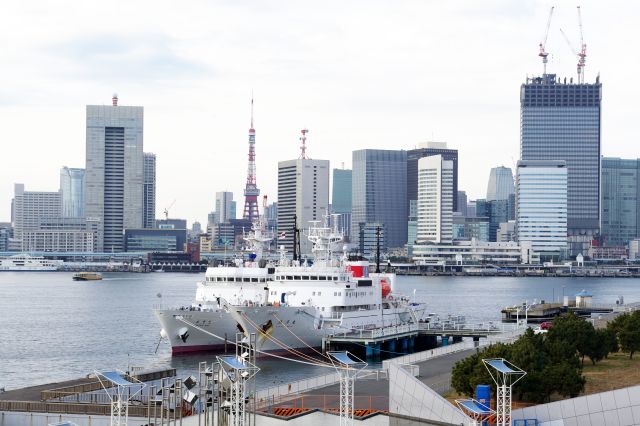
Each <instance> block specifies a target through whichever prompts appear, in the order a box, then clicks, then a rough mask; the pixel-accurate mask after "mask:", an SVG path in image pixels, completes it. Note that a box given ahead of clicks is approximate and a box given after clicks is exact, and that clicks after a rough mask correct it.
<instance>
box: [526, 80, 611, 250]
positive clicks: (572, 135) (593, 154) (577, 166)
mask: <svg viewBox="0 0 640 426" xmlns="http://www.w3.org/2000/svg"><path fill="white" fill-rule="evenodd" d="M601 99H602V84H601V83H600V78H599V77H597V78H596V81H595V83H584V84H574V83H573V82H572V81H571V80H570V81H569V83H567V81H566V79H565V80H564V82H561V81H560V79H559V78H556V75H555V74H545V75H543V76H542V77H533V78H528V79H527V81H526V83H525V84H523V85H522V86H521V88H520V105H521V109H520V137H521V139H520V159H521V160H524V161H529V160H560V161H565V162H566V170H567V181H568V185H567V188H568V189H567V231H568V242H569V254H570V255H571V256H576V255H577V254H579V253H586V251H587V249H588V247H589V244H590V242H591V240H592V239H593V238H594V237H595V236H597V235H598V234H599V231H600V129H601V127H600V119H601Z"/></svg>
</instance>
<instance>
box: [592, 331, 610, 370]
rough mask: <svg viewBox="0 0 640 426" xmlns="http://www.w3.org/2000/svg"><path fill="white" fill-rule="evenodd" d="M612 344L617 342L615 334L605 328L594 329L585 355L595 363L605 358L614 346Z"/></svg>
mask: <svg viewBox="0 0 640 426" xmlns="http://www.w3.org/2000/svg"><path fill="white" fill-rule="evenodd" d="M614 345H617V343H616V340H615V334H613V332H612V331H610V330H606V329H600V330H596V331H595V334H594V338H593V340H592V341H591V344H590V345H589V348H588V350H587V356H588V357H589V359H591V363H592V364H593V365H596V362H599V361H602V360H603V359H604V358H606V357H607V355H609V352H611V351H612V348H614Z"/></svg>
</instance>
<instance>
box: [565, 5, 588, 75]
mask: <svg viewBox="0 0 640 426" xmlns="http://www.w3.org/2000/svg"><path fill="white" fill-rule="evenodd" d="M578 27H579V28H580V51H578V50H577V49H576V48H575V47H574V46H573V44H572V43H571V41H570V40H569V37H567V34H565V32H564V31H562V28H560V32H561V33H562V35H563V37H564V40H565V41H566V42H567V45H568V46H569V49H571V52H572V53H573V54H574V55H576V56H577V57H578V65H577V72H578V83H579V84H582V83H584V65H585V62H586V58H587V45H586V44H585V42H584V37H583V35H582V15H581V13H580V6H578Z"/></svg>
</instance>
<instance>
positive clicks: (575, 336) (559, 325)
mask: <svg viewBox="0 0 640 426" xmlns="http://www.w3.org/2000/svg"><path fill="white" fill-rule="evenodd" d="M547 337H548V339H549V340H563V341H566V342H568V343H570V344H572V345H573V346H574V347H575V350H576V351H578V354H579V355H580V358H581V360H582V363H583V364H584V357H585V356H586V355H588V354H589V353H593V345H594V341H595V340H596V332H595V329H594V328H593V324H591V323H590V322H588V321H586V320H585V319H583V318H581V317H579V316H578V315H576V314H574V313H572V312H569V313H567V314H564V315H562V316H560V317H558V318H556V319H555V320H554V321H553V327H551V329H550V330H549V332H548V333H547ZM600 359H602V358H600Z"/></svg>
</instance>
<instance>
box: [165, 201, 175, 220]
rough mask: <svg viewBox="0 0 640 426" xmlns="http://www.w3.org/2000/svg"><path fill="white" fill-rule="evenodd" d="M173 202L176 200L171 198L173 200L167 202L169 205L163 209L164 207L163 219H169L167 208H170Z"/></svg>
mask: <svg viewBox="0 0 640 426" xmlns="http://www.w3.org/2000/svg"><path fill="white" fill-rule="evenodd" d="M175 203H176V200H173V201H172V202H171V204H169V207H165V209H164V219H165V220H168V219H169V209H170V208H171V207H173V205H174V204H175Z"/></svg>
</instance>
